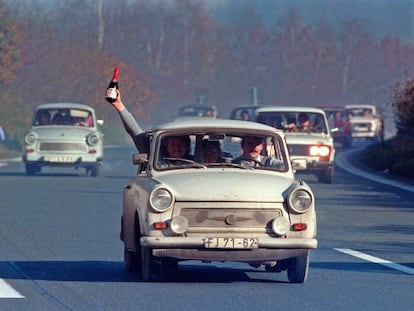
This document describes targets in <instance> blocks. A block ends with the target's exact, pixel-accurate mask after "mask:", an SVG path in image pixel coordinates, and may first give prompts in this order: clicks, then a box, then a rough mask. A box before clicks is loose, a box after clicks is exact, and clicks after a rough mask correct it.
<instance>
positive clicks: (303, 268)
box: [287, 251, 309, 283]
mask: <svg viewBox="0 0 414 311" xmlns="http://www.w3.org/2000/svg"><path fill="white" fill-rule="evenodd" d="M308 271H309V251H308V252H307V254H306V255H304V256H298V257H295V258H292V259H291V260H290V263H289V266H288V269H287V275H288V279H289V281H290V282H292V283H303V282H305V281H306V279H307V277H308Z"/></svg>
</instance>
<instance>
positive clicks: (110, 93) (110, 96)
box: [105, 67, 119, 103]
mask: <svg viewBox="0 0 414 311" xmlns="http://www.w3.org/2000/svg"><path fill="white" fill-rule="evenodd" d="M118 72H119V70H118V67H115V69H114V75H113V76H112V80H111V82H109V85H108V88H107V89H106V92H105V99H106V100H107V101H108V102H110V103H113V102H114V101H115V100H116V96H117V94H116V90H117V88H118Z"/></svg>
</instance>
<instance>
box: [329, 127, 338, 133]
mask: <svg viewBox="0 0 414 311" xmlns="http://www.w3.org/2000/svg"><path fill="white" fill-rule="evenodd" d="M336 132H339V128H337V127H334V128H331V133H336Z"/></svg>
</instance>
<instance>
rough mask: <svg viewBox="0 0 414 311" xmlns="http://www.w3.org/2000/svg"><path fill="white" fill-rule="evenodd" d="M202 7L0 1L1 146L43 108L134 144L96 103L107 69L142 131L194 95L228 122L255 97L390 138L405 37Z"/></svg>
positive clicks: (347, 24)
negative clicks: (361, 109) (328, 108)
mask: <svg viewBox="0 0 414 311" xmlns="http://www.w3.org/2000/svg"><path fill="white" fill-rule="evenodd" d="M208 2H209V1H201V0H199V1H197V0H177V1H174V0H170V1H146V0H141V1H139V0H136V1H132V0H117V1H110V0H95V1H90V0H65V1H11V0H10V1H7V0H0V86H1V90H2V91H1V92H0V125H1V126H2V127H3V129H4V130H5V132H6V135H7V140H6V142H5V144H4V146H5V147H6V148H10V149H20V148H21V143H22V141H23V137H24V132H25V131H26V130H27V129H28V128H29V126H30V122H31V115H32V110H33V108H34V107H35V106H36V105H38V104H41V103H46V102H80V103H85V104H89V105H91V106H93V107H94V108H95V109H96V110H97V114H98V117H99V118H100V119H104V121H105V124H104V126H103V131H104V133H105V141H106V143H107V144H119V143H130V139H129V137H127V136H126V134H125V132H124V130H123V129H122V127H121V124H120V121H119V118H118V116H117V115H116V113H115V111H114V110H113V109H112V108H111V107H110V106H109V105H108V104H107V103H106V102H105V101H104V96H103V95H104V91H105V89H106V87H107V84H108V82H109V80H110V78H111V75H112V72H113V68H114V67H115V66H118V67H120V88H121V90H122V92H123V93H122V94H123V99H124V101H125V102H126V103H127V105H128V108H129V110H130V111H131V112H132V113H133V114H134V115H135V116H136V118H137V119H138V121H139V122H140V125H142V127H143V128H148V127H151V126H153V125H156V124H158V123H160V122H164V121H169V120H172V119H173V118H174V117H175V116H176V113H177V110H178V107H179V106H181V105H184V104H194V103H195V100H196V98H197V96H199V95H204V96H205V98H206V100H207V103H208V104H211V105H215V106H216V107H217V108H218V111H219V114H220V116H221V117H227V116H228V114H229V112H230V110H231V109H232V108H233V107H235V106H240V105H248V104H251V90H252V88H253V87H256V88H257V89H258V90H259V94H260V96H259V99H260V103H259V104H268V105H303V106H322V105H345V104H375V105H377V106H378V107H379V108H381V109H382V110H383V111H384V112H385V114H386V124H385V129H386V135H387V136H389V137H390V136H392V135H394V133H395V127H394V116H395V115H394V113H393V104H392V100H393V97H394V98H395V93H396V92H395V90H396V89H399V93H401V86H403V88H404V86H405V85H407V83H406V81H410V80H411V79H412V77H413V73H414V45H413V42H410V41H409V40H406V39H403V37H404V38H407V36H406V35H407V34H406V33H404V36H398V35H395V34H387V33H382V34H380V35H378V32H377V31H376V29H372V27H371V26H370V24H369V22H368V21H367V20H364V19H361V18H359V17H348V18H345V19H343V20H338V21H336V23H335V24H332V23H331V22H330V21H328V20H325V19H320V20H317V21H315V22H313V23H309V22H308V21H306V22H305V20H304V18H303V16H302V15H301V14H300V11H299V10H298V8H297V7H294V6H292V7H290V8H288V9H287V10H286V11H284V12H285V13H284V14H280V12H279V11H278V14H273V15H272V11H271V10H270V9H269V10H270V11H269V12H267V15H266V16H265V17H264V16H263V15H261V14H260V10H259V9H260V4H262V7H261V8H262V9H263V3H264V1H250V2H249V1H227V2H226V1H225V2H226V3H227V4H226V5H221V6H220V8H219V10H216V11H212V10H211V8H209V7H208V6H206V3H208ZM241 3H243V4H246V3H248V5H243V6H242V5H241ZM267 3H269V1H267ZM390 3H392V2H390ZM256 5H259V7H257V6H256ZM272 10H277V7H274V6H273V7H272ZM223 12H232V14H231V15H226V14H224V13H223ZM275 12H276V11H275ZM392 14H393V12H391V11H390V15H392ZM229 16H230V17H229ZM272 16H274V17H273V18H272ZM395 18H398V17H395ZM410 26H412V20H411V21H407V29H406V31H407V32H410V31H412V27H410ZM385 28H386V27H385ZM397 93H398V92H397ZM413 114H414V110H413Z"/></svg>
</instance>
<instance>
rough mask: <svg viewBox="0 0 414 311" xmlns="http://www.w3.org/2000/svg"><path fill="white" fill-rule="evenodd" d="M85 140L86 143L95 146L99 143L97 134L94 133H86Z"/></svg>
mask: <svg viewBox="0 0 414 311" xmlns="http://www.w3.org/2000/svg"><path fill="white" fill-rule="evenodd" d="M87 142H88V145H90V146H95V145H97V144H98V143H99V136H98V135H96V134H95V133H92V134H90V135H88V137H87Z"/></svg>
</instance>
